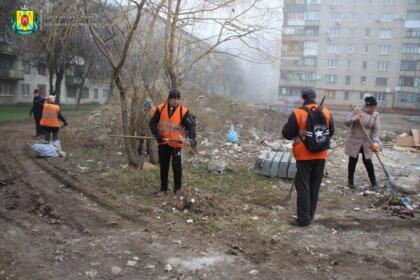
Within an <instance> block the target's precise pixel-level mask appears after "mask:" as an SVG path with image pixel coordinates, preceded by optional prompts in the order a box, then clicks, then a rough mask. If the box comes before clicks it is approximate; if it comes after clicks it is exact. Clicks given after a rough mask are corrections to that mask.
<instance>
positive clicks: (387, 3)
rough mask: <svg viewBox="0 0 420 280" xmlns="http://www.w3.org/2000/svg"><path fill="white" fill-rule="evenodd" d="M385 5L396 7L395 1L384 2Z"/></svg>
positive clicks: (385, 0) (384, 0) (387, 0)
mask: <svg viewBox="0 0 420 280" xmlns="http://www.w3.org/2000/svg"><path fill="white" fill-rule="evenodd" d="M383 2H384V5H387V6H391V5H394V0H383Z"/></svg>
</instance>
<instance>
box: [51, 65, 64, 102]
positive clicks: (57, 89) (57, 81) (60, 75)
mask: <svg viewBox="0 0 420 280" xmlns="http://www.w3.org/2000/svg"><path fill="white" fill-rule="evenodd" d="M64 72H65V70H64V69H60V70H59V71H58V72H57V74H56V78H55V88H54V90H55V103H56V104H60V97H61V82H62V81H63V77H64Z"/></svg>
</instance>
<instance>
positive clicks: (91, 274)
mask: <svg viewBox="0 0 420 280" xmlns="http://www.w3.org/2000/svg"><path fill="white" fill-rule="evenodd" d="M85 275H86V276H87V277H90V278H94V277H96V276H97V275H98V271H97V270H94V269H91V270H88V271H85Z"/></svg>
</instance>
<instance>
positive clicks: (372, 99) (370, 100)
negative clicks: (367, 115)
mask: <svg viewBox="0 0 420 280" xmlns="http://www.w3.org/2000/svg"><path fill="white" fill-rule="evenodd" d="M365 105H366V107H374V106H377V105H378V102H376V98H375V97H374V96H368V97H366V98H365Z"/></svg>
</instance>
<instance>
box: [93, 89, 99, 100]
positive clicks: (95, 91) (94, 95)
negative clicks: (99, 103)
mask: <svg viewBox="0 0 420 280" xmlns="http://www.w3.org/2000/svg"><path fill="white" fill-rule="evenodd" d="M93 99H99V90H98V89H97V88H95V89H94V90H93Z"/></svg>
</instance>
